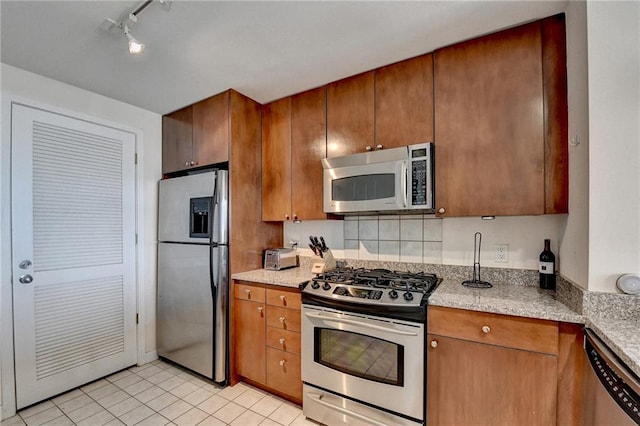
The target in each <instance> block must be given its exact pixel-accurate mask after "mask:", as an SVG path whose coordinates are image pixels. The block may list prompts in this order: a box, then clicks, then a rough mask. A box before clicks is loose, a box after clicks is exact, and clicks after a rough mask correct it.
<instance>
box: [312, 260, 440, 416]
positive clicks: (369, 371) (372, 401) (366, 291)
mask: <svg viewBox="0 0 640 426" xmlns="http://www.w3.org/2000/svg"><path fill="white" fill-rule="evenodd" d="M439 282H440V280H439V279H438V277H436V276H435V275H433V274H425V273H406V272H394V271H388V270H384V269H373V270H368V269H351V268H341V269H336V270H333V271H330V272H328V273H324V274H321V275H318V276H317V277H316V278H314V279H313V280H312V281H309V282H308V283H307V284H306V285H305V286H304V287H303V289H302V381H303V405H302V409H303V412H304V415H305V416H306V417H308V418H310V419H313V420H316V421H318V422H321V423H323V424H326V425H332V426H333V425H351V426H353V425H363V426H364V425H413V426H415V425H424V424H425V418H426V415H425V387H426V376H425V374H426V373H425V371H426V370H425V328H426V318H427V301H428V298H429V295H430V294H431V293H432V292H433V291H434V290H435V288H436V286H437V285H438V284H439Z"/></svg>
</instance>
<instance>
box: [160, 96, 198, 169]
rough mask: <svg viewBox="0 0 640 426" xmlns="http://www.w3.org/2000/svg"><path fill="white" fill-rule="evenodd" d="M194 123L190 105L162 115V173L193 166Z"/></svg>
mask: <svg viewBox="0 0 640 426" xmlns="http://www.w3.org/2000/svg"><path fill="white" fill-rule="evenodd" d="M192 123H193V114H192V108H191V107H190V106H188V107H186V108H182V109H180V110H178V111H175V112H172V113H171V114H167V115H165V116H164V117H162V173H171V172H176V171H179V170H184V169H188V168H191V167H192V166H191V161H193V157H192V150H191V147H192Z"/></svg>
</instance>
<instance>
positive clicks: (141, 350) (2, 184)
mask: <svg viewBox="0 0 640 426" xmlns="http://www.w3.org/2000/svg"><path fill="white" fill-rule="evenodd" d="M0 102H1V105H0V108H1V109H0V110H1V112H2V114H1V117H2V118H1V120H2V123H0V124H1V126H0V128H1V129H2V133H1V134H0V203H1V205H2V209H1V211H0V419H5V418H8V417H11V416H13V415H15V413H16V393H15V365H14V346H13V301H12V281H11V270H12V264H11V261H12V260H11V256H12V255H11V252H12V247H11V208H10V206H11V204H10V202H11V108H12V104H22V105H25V106H28V107H30V108H36V109H42V110H44V111H49V112H53V113H56V114H61V115H65V116H69V117H72V118H76V119H80V120H86V121H89V122H92V123H97V124H100V125H103V126H108V127H113V128H116V129H119V130H123V131H126V132H130V133H133V134H134V135H135V141H136V142H135V152H136V153H137V164H136V165H135V191H136V194H135V200H136V202H135V221H136V223H135V230H136V236H137V239H136V240H137V244H136V247H135V254H136V259H135V268H136V272H135V286H136V299H137V300H136V312H137V313H138V315H139V318H140V320H139V322H138V324H136V340H137V350H136V351H137V354H136V355H137V364H144V363H146V362H149V361H151V360H153V359H154V358H156V357H157V356H156V355H155V352H152V353H146V352H145V346H146V333H145V327H144V321H145V316H144V314H145V311H144V307H145V303H144V302H145V294H144V277H145V271H144V254H145V253H144V241H145V239H144V226H142V224H143V223H144V217H145V216H144V202H143V201H144V198H143V194H144V191H143V173H142V171H143V170H144V168H143V163H142V161H143V158H144V156H143V154H142V147H143V131H142V130H141V129H137V128H134V127H130V126H126V125H122V124H119V123H114V122H112V121H108V120H104V119H101V118H98V117H95V116H91V115H88V114H83V113H79V112H75V111H70V110H67V109H64V108H59V107H55V106H51V105H47V104H44V103H41V102H37V101H33V100H30V99H24V98H21V97H18V96H13V95H5V94H2V96H1V99H0Z"/></svg>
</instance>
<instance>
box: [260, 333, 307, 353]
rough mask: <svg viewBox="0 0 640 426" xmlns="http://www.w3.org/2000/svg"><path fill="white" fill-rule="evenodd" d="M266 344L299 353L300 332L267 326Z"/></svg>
mask: <svg viewBox="0 0 640 426" xmlns="http://www.w3.org/2000/svg"><path fill="white" fill-rule="evenodd" d="M267 346H271V347H272V348H276V349H279V350H281V351H285V352H291V353H293V354H298V355H300V333H298V332H296V331H289V330H283V329H281V328H274V327H267Z"/></svg>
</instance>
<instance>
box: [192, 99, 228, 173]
mask: <svg viewBox="0 0 640 426" xmlns="http://www.w3.org/2000/svg"><path fill="white" fill-rule="evenodd" d="M193 159H194V161H195V162H196V165H197V166H204V165H207V164H216V163H222V162H225V161H229V92H228V91H227V92H224V93H221V94H219V95H216V96H212V97H210V98H208V99H205V100H203V101H200V102H198V103H195V104H193Z"/></svg>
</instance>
